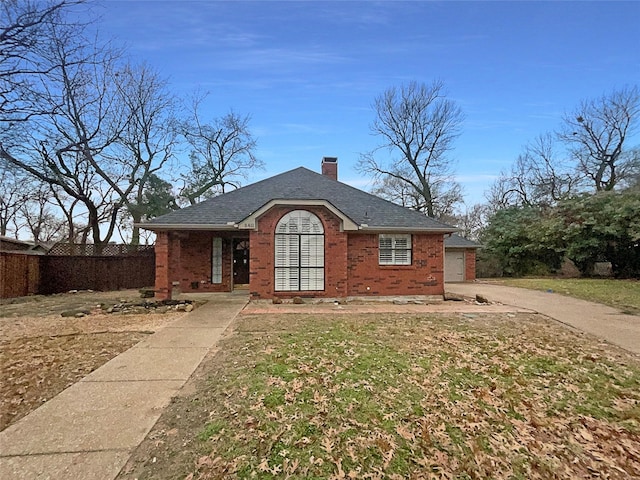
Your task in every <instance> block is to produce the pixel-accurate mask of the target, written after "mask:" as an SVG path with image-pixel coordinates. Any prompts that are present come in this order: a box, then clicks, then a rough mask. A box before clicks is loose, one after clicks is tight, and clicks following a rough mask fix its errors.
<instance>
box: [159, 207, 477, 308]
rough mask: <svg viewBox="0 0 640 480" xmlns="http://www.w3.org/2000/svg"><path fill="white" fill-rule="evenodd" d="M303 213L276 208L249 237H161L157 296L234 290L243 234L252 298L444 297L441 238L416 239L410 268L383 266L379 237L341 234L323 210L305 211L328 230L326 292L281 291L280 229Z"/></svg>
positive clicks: (237, 234) (221, 234)
mask: <svg viewBox="0 0 640 480" xmlns="http://www.w3.org/2000/svg"><path fill="white" fill-rule="evenodd" d="M298 208H299V207H298ZM298 208H296V207H291V206H282V207H274V208H272V209H270V210H269V211H268V212H266V213H265V214H264V215H262V216H261V217H260V218H259V219H258V229H257V230H251V231H250V232H196V231H194V232H179V233H171V234H167V233H164V232H159V233H158V240H157V242H156V255H157V260H156V290H157V292H158V293H157V296H159V297H161V298H168V296H167V295H170V292H171V289H172V284H173V283H174V282H178V284H179V285H178V286H179V289H180V291H182V292H196V291H201V292H229V291H231V290H232V289H233V283H232V274H233V249H232V248H233V239H234V238H240V237H242V236H243V235H245V236H246V235H249V238H250V245H251V248H250V273H249V275H250V282H249V283H250V294H251V297H252V298H274V297H279V298H291V297H294V296H302V297H318V298H322V297H325V298H340V297H347V296H366V295H382V296H387V295H442V294H443V293H444V281H443V279H444V274H443V269H444V258H443V251H444V249H443V236H442V235H441V234H418V235H413V236H412V264H411V265H406V266H405V265H398V266H393V265H379V264H378V235H377V234H362V233H347V232H341V231H340V219H339V218H337V217H336V216H335V215H333V214H332V213H331V212H330V211H329V210H327V209H326V208H324V207H320V206H310V207H304V208H305V209H306V210H308V211H310V212H313V213H314V214H315V215H317V216H318V218H320V220H321V221H322V224H323V226H324V245H325V271H324V274H325V289H324V291H302V292H289V291H287V292H280V291H279V292H276V291H275V288H274V287H275V286H274V277H275V268H274V267H275V265H274V257H275V252H274V244H275V228H276V225H277V223H278V221H279V220H280V219H281V218H282V216H283V215H285V214H287V213H288V212H290V211H292V210H296V209H298ZM214 236H219V237H221V238H222V239H223V242H222V250H223V267H222V283H219V284H212V283H211V248H212V239H213V237H214ZM245 238H246V237H245ZM473 254H474V259H473V261H469V260H467V269H469V266H472V267H473V268H474V272H473V273H474V274H475V252H473ZM367 287H368V288H367ZM167 292H169V293H168V294H167Z"/></svg>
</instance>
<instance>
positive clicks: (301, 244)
mask: <svg viewBox="0 0 640 480" xmlns="http://www.w3.org/2000/svg"><path fill="white" fill-rule="evenodd" d="M321 169H322V174H318V173H315V172H312V171H310V170H308V169H306V168H303V167H300V168H296V169H294V170H290V171H288V172H285V173H282V174H279V175H276V176H274V177H270V178H267V179H265V180H262V181H259V182H256V183H253V184H251V185H247V186H245V187H242V188H239V189H237V190H233V191H231V192H228V193H225V194H222V195H220V196H217V197H214V198H211V199H208V200H205V201H203V202H202V203H199V204H196V205H192V206H190V207H187V208H184V209H182V210H178V211H175V212H171V213H168V214H166V215H164V216H161V217H158V218H155V219H153V220H151V221H149V222H146V223H143V224H141V225H140V226H141V227H143V228H146V229H149V230H152V231H154V232H156V234H157V240H156V285H155V289H156V296H157V297H158V298H170V297H171V294H172V290H173V289H174V288H179V290H180V291H181V292H195V291H201V292H229V291H233V290H234V289H237V288H248V290H249V293H250V295H251V298H253V299H269V298H276V297H279V298H291V297H296V296H301V297H316V298H341V297H360V296H391V295H393V296H395V295H425V296H430V295H442V294H443V293H444V236H445V235H446V234H450V233H453V232H454V231H456V230H457V229H456V228H454V227H451V226H450V225H446V224H443V223H440V222H438V221H436V220H434V219H432V218H429V217H427V216H425V215H424V214H422V213H419V212H416V211H413V210H410V209H407V208H404V207H401V206H398V205H396V204H394V203H391V202H389V201H387V200H384V199H382V198H379V197H376V196H374V195H371V194H369V193H366V192H363V191H362V190H358V189H357V188H354V187H351V186H349V185H346V184H344V183H341V182H339V181H338V164H337V158H335V157H325V158H324V159H323V160H322V165H321Z"/></svg>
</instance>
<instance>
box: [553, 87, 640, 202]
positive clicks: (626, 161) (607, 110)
mask: <svg viewBox="0 0 640 480" xmlns="http://www.w3.org/2000/svg"><path fill="white" fill-rule="evenodd" d="M639 116H640V91H639V90H638V87H637V86H633V87H625V88H622V89H619V90H614V91H613V92H611V93H609V94H607V95H603V96H602V97H600V98H598V99H595V100H586V101H583V102H582V103H581V104H580V106H579V107H578V108H577V109H576V110H575V111H573V112H571V113H569V114H567V115H565V116H564V118H563V123H564V125H563V128H562V129H561V131H560V133H559V137H560V138H561V139H562V140H563V141H564V142H566V144H567V145H569V147H570V149H571V154H572V155H573V158H574V159H575V161H576V163H577V164H578V168H579V170H580V171H581V172H582V173H583V174H584V175H586V176H587V177H588V178H589V179H590V181H591V184H592V185H593V187H594V188H595V190H596V191H598V192H599V191H603V190H604V191H607V190H613V189H614V187H615V186H616V185H617V184H618V183H620V182H621V181H623V180H624V179H625V178H626V177H627V176H629V175H633V172H632V171H631V169H632V167H633V166H634V164H635V163H636V162H637V158H634V157H635V155H634V154H633V152H632V151H631V152H630V151H628V150H627V148H628V146H627V145H626V144H625V142H626V141H627V139H628V138H630V137H631V136H632V135H633V133H635V131H636V129H637V127H638V122H639Z"/></svg>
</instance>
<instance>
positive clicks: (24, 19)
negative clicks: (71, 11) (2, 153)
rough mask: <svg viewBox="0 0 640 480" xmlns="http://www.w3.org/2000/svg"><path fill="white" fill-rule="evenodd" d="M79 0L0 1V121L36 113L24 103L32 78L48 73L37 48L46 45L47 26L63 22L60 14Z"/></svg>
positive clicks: (30, 92) (31, 90)
mask: <svg viewBox="0 0 640 480" xmlns="http://www.w3.org/2000/svg"><path fill="white" fill-rule="evenodd" d="M79 3H83V2H82V0H57V1H39V0H38V1H31V0H3V1H2V2H0V121H23V120H25V119H26V118H29V117H30V116H31V115H33V114H35V113H37V110H36V111H34V110H33V109H32V108H30V107H32V105H33V104H32V103H31V102H29V101H25V99H26V98H29V97H30V96H31V95H33V94H34V93H35V91H34V90H33V89H32V79H33V78H34V76H38V75H43V74H46V73H48V72H49V71H50V69H51V65H50V64H46V63H43V62H42V61H41V57H40V48H41V47H42V46H44V45H46V44H47V41H48V38H49V37H48V35H49V31H48V30H49V25H51V24H52V23H63V22H64V21H63V16H62V12H63V11H65V10H67V9H68V8H69V7H71V6H73V5H77V4H79Z"/></svg>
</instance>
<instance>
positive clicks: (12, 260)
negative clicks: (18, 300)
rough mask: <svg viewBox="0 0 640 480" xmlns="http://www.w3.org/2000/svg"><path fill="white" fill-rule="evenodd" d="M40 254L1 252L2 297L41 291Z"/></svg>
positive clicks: (0, 292)
mask: <svg viewBox="0 0 640 480" xmlns="http://www.w3.org/2000/svg"><path fill="white" fill-rule="evenodd" d="M40 258H41V256H40V255H33V254H28V253H17V252H16V253H14V252H11V253H8V252H0V298H12V297H24V296H26V295H33V294H36V293H39V288H40Z"/></svg>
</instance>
